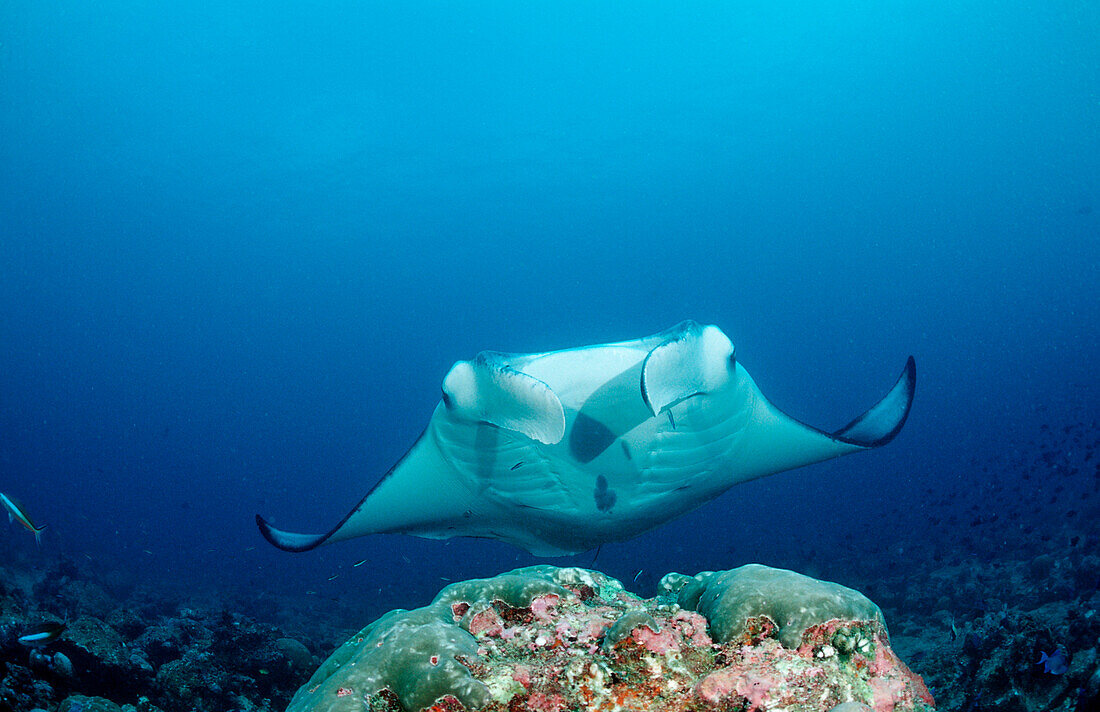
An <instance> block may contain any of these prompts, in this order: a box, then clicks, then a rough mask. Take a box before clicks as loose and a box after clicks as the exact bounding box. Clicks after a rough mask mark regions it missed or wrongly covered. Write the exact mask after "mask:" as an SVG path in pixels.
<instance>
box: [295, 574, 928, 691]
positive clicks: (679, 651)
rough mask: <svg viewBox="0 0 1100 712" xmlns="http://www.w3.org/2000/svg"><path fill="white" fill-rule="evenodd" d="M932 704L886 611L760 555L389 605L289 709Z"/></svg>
mask: <svg viewBox="0 0 1100 712" xmlns="http://www.w3.org/2000/svg"><path fill="white" fill-rule="evenodd" d="M845 705H847V706H846V707H845ZM932 706H933V700H932V696H931V695H930V694H929V692H928V689H927V688H926V687H925V685H924V682H923V680H922V679H921V678H920V677H919V676H918V675H915V674H914V673H912V672H911V671H910V670H909V669H908V668H907V667H906V666H905V664H904V663H902V662H901V661H900V660H899V659H898V657H897V656H896V655H895V654H894V652H893V650H892V649H891V648H890V643H889V637H888V634H887V631H886V625H885V621H884V620H883V617H882V613H881V611H880V610H879V609H878V607H877V606H875V605H874V604H873V603H872V602H871V601H869V600H868V599H867V598H865V597H864V596H863V595H862V594H860V593H858V592H856V591H853V590H851V589H848V588H845V587H843V586H839V585H837V584H831V583H826V582H822V581H816V580H814V579H811V578H808V577H806V576H802V575H800V574H796V573H794V572H791V571H783V570H779V569H772V568H769V567H766V566H760V565H748V566H742V567H740V568H738V569H734V570H732V571H723V572H705V573H701V574H699V575H697V576H694V577H689V576H684V575H681V574H669V575H667V576H665V577H664V579H662V581H661V584H660V593H659V595H658V596H656V597H654V598H650V599H643V598H640V597H639V596H637V595H635V594H632V593H630V592H628V591H626V590H625V589H624V588H623V586H622V584H621V583H619V581H617V580H615V579H613V578H611V577H609V576H607V575H605V574H602V573H599V572H596V571H589V570H586V569H579V568H556V567H552V566H534V567H527V568H522V569H516V570H515V571H511V572H509V573H506V574H502V575H500V576H496V577H494V578H489V579H479V580H473V581H464V582H461V583H456V584H451V585H449V586H447V587H446V588H444V589H443V590H442V591H441V592H440V593H439V595H438V596H436V598H435V600H434V601H432V603H431V604H430V605H428V606H425V607H423V608H418V609H415V610H411V611H405V610H397V611H392V612H390V613H388V614H386V615H384V616H382V617H381V618H379V619H378V620H376V621H375V622H373V623H371V624H370V625H368V626H367V627H365V628H363V629H362V630H361V631H359V632H358V633H356V634H355V635H354V636H352V637H351V639H349V640H348V641H347V642H346V643H344V644H343V645H342V646H341V647H340V648H339V649H338V650H337V651H336V652H334V653H333V654H332V655H331V656H330V657H329V659H328V660H326V661H325V663H324V664H323V665H322V666H321V667H320V669H319V670H318V671H317V673H316V674H314V675H313V677H312V678H311V679H310V681H309V682H308V683H306V685H305V686H303V687H302V688H301V689H300V690H299V691H298V693H297V694H296V695H295V696H294V699H293V701H292V702H291V704H290V707H289V708H288V712H352V711H358V710H370V711H371V712H383V711H385V712H415V711H417V710H425V709H426V710H432V711H433V712H454V711H456V710H463V709H469V710H485V711H488V712H519V711H521V710H527V711H530V712H564V711H565V710H608V711H611V710H668V711H675V710H683V711H685V712H686V711H687V710H700V711H701V710H759V711H760V712H766V711H767V710H786V711H788V712H796V711H797V712H810V711H818V710H820V711H822V712H824V711H826V710H845V709H874V710H876V711H877V712H888V711H890V710H898V711H899V712H901V711H902V710H918V711H919V710H930V709H932Z"/></svg>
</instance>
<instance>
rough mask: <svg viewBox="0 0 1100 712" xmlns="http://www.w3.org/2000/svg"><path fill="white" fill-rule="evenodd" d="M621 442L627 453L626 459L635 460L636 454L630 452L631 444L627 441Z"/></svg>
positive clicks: (624, 452) (624, 451) (624, 453)
mask: <svg viewBox="0 0 1100 712" xmlns="http://www.w3.org/2000/svg"><path fill="white" fill-rule="evenodd" d="M619 444H620V445H622V446H623V455H626V459H627V460H633V459H634V456H633V455H631V454H630V446H629V445H627V444H626V441H625V440H620V441H619Z"/></svg>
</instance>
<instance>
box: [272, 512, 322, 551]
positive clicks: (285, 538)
mask: <svg viewBox="0 0 1100 712" xmlns="http://www.w3.org/2000/svg"><path fill="white" fill-rule="evenodd" d="M256 526H258V527H259V528H260V533H261V534H263V535H264V539H267V540H268V541H269V542H270V543H271V545H272V546H274V547H275V548H277V549H282V550H283V551H293V552H301V551H309V550H310V549H316V548H317V547H319V546H320V545H321V544H324V543H325V540H326V539H328V538H329V536H331V533H330V534H295V533H294V532H285V531H283V530H282V529H276V528H275V527H273V526H271V525H270V524H268V523H267V520H266V519H264V518H263V517H261V516H260V515H259V514H257V515H256Z"/></svg>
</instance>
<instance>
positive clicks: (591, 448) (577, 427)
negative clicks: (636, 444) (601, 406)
mask: <svg viewBox="0 0 1100 712" xmlns="http://www.w3.org/2000/svg"><path fill="white" fill-rule="evenodd" d="M613 442H615V433H613V432H611V428H609V427H607V426H606V425H604V424H603V423H601V422H600V421H598V420H596V419H595V418H593V417H591V416H588V415H585V414H584V413H583V412H580V413H577V418H576V420H574V421H573V429H572V430H570V431H569V452H571V453H573V457H575V458H577V461H578V462H582V463H585V462H592V461H593V460H595V459H596V458H597V457H598V456H599V454H600V453H602V452H603V451H604V450H606V449H607V448H608V447H610V446H611V443H613Z"/></svg>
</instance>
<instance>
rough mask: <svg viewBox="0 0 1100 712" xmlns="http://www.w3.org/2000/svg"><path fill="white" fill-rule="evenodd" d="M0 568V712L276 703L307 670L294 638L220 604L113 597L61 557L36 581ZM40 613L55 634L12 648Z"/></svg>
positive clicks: (137, 594)
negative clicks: (0, 580)
mask: <svg viewBox="0 0 1100 712" xmlns="http://www.w3.org/2000/svg"><path fill="white" fill-rule="evenodd" d="M4 573H7V574H9V575H8V576H6V577H5V578H4V580H6V581H14V582H16V583H15V584H12V585H8V586H3V585H0V712H16V711H18V712H31V711H33V710H51V711H53V710H58V711H59V712H120V710H125V711H127V712H157V711H158V710H163V711H165V712H174V711H175V710H195V711H196V712H207V711H209V712H214V711H215V710H217V711H219V712H220V711H223V710H242V711H250V710H265V711H266V710H281V709H283V708H284V707H285V706H286V704H287V702H288V701H289V699H290V696H291V694H292V693H293V691H294V690H295V689H296V688H297V687H298V686H299V685H300V684H301V683H302V682H303V681H305V679H306V678H307V677H308V676H309V675H310V673H312V672H313V670H314V669H315V668H316V666H317V661H318V659H317V657H316V656H315V655H314V651H312V650H311V649H310V648H309V647H308V646H307V645H306V643H305V642H302V640H299V639H297V638H296V637H293V636H291V635H290V634H288V633H287V632H285V631H283V630H280V629H279V628H277V627H275V626H273V625H270V624H264V623H260V622H258V621H257V620H255V619H254V618H251V617H249V616H245V615H242V614H241V613H239V612H236V611H232V610H229V608H227V607H224V606H222V607H218V606H213V605H203V606H196V607H191V606H187V605H181V604H180V602H178V601H175V602H174V601H172V600H170V599H167V598H164V597H163V596H161V595H159V594H157V593H155V592H152V591H148V590H135V591H130V592H128V595H126V596H125V597H123V596H121V595H119V594H118V593H112V592H111V591H110V590H109V587H107V586H106V585H105V584H103V583H102V582H96V581H95V580H94V577H93V576H91V575H90V574H89V572H88V571H86V570H83V569H81V568H79V567H78V566H76V565H74V564H73V563H72V562H70V561H62V562H61V563H60V564H59V565H57V566H56V567H54V568H52V569H50V570H48V571H46V572H44V573H43V574H42V575H41V576H40V577H38V578H37V580H31V581H28V580H26V579H25V578H24V577H22V576H20V575H17V574H15V573H12V572H11V571H6V572H4ZM123 598H124V600H125V603H122V600H121V599H123ZM41 621H54V622H57V623H60V622H62V621H64V622H65V627H64V629H63V633H62V634H61V635H60V636H59V637H58V638H57V639H56V640H55V641H51V642H50V643H49V644H48V645H43V646H41V647H27V646H26V645H24V644H21V643H20V641H19V639H20V636H21V635H23V633H24V632H25V631H26V630H27V629H28V626H29V625H31V623H32V622H41ZM302 637H304V636H302Z"/></svg>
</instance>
